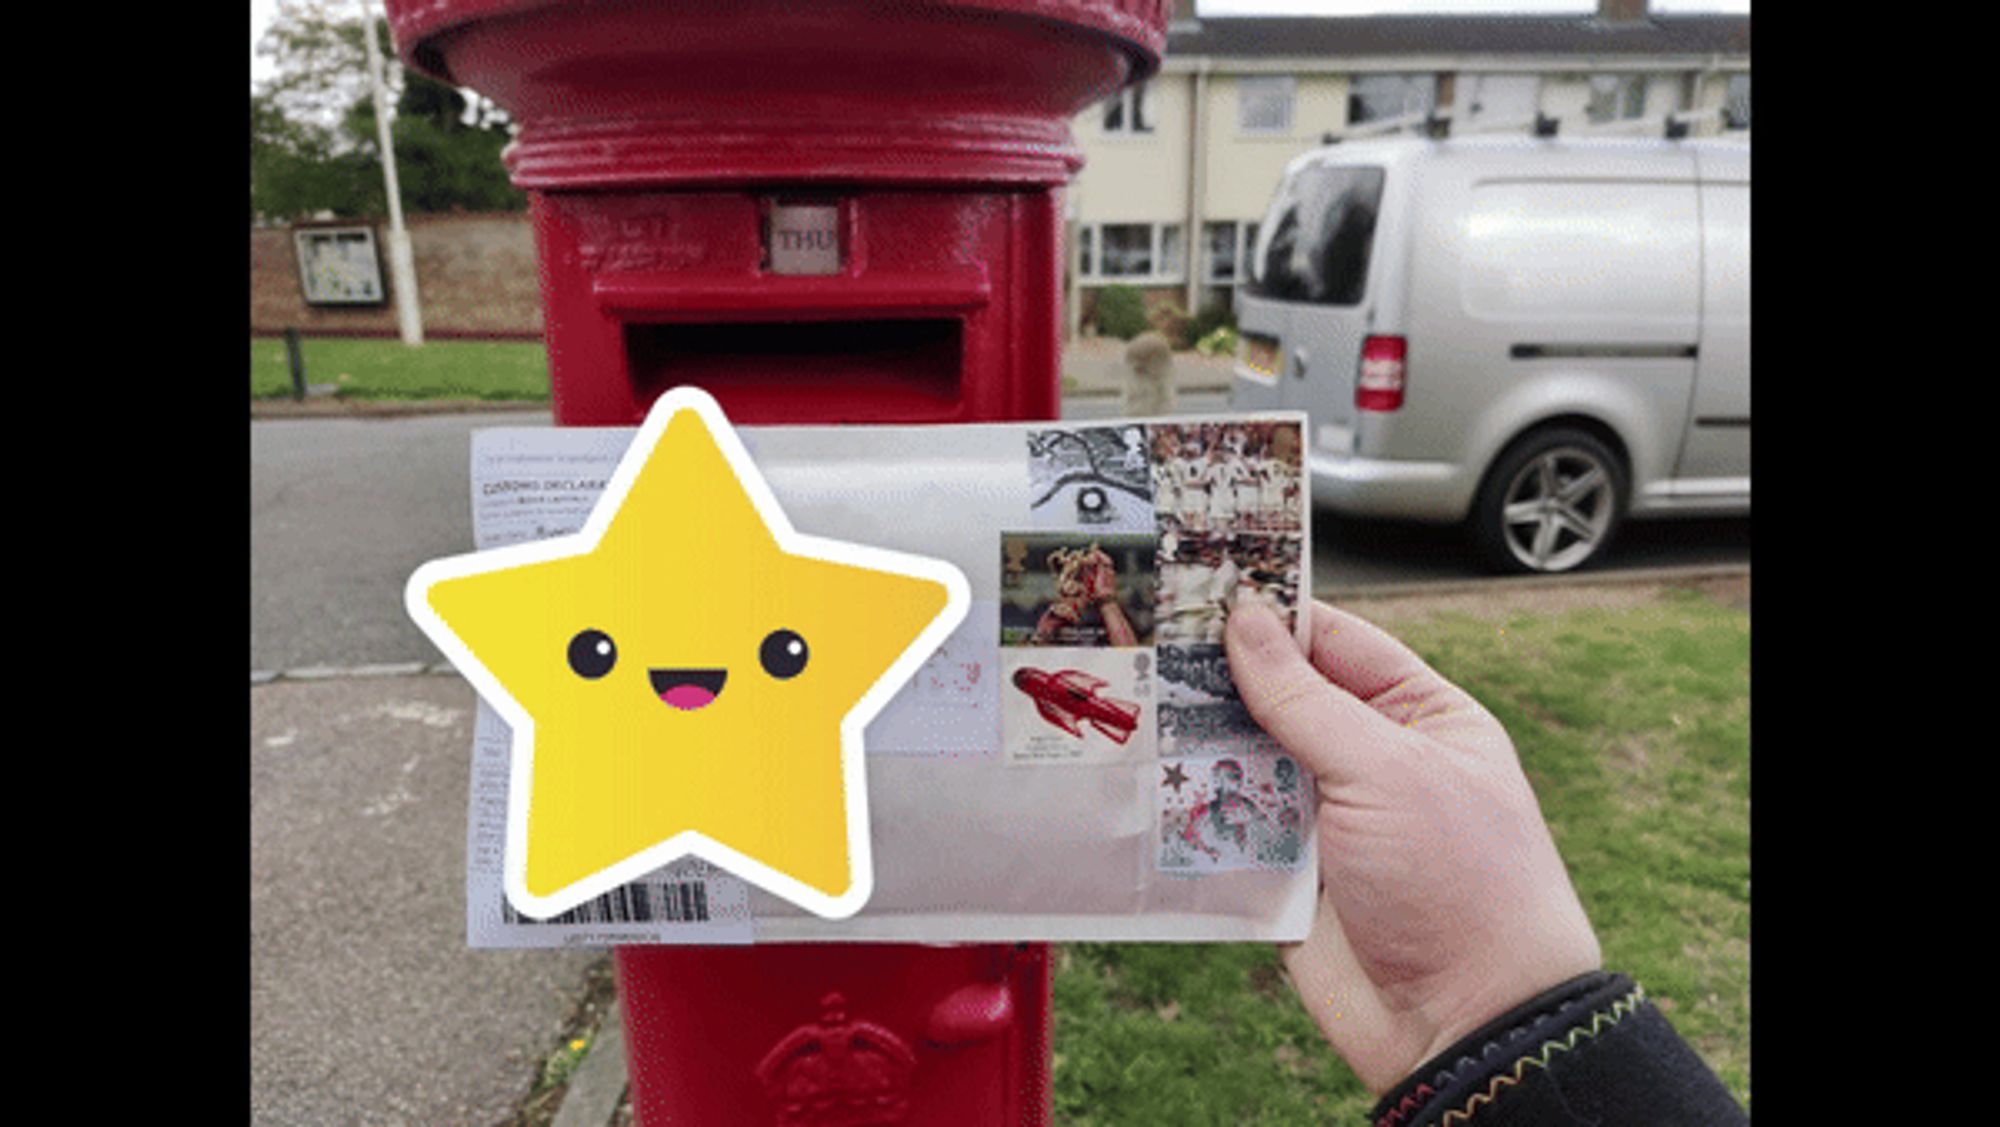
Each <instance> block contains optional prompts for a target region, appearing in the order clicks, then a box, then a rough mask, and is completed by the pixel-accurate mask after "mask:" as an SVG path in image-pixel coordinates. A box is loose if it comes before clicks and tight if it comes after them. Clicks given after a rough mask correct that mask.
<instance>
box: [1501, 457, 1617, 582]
mask: <svg viewBox="0 0 2000 1127" xmlns="http://www.w3.org/2000/svg"><path fill="white" fill-rule="evenodd" d="M1504 497H1505V500H1504V501H1503V502H1502V506H1501V510H1500V515H1501V522H1502V526H1503V527H1502V534H1503V536H1504V537H1505V540H1506V544H1507V550H1508V551H1509V552H1511V553H1512V554H1513V556H1514V558H1515V559H1516V560H1518V561H1519V562H1520V564H1521V565H1522V566H1523V567H1526V568H1528V569H1530V570H1533V571H1567V570H1569V569H1570V568H1573V567H1576V566H1577V565H1578V564H1581V563H1582V562H1583V561H1584V560H1586V559H1588V558H1590V557H1591V556H1592V555H1594V554H1595V553H1596V552H1597V550H1598V548H1599V547H1600V546H1601V545H1602V544H1603V543H1604V541H1605V540H1606V538H1607V534H1608V533H1609V532H1610V531H1611V524H1612V519H1613V517H1614V516H1615V515H1616V513H1617V507H1618V495H1617V487H1616V481H1615V479H1614V477H1613V471H1612V469H1611V467H1609V466H1608V465H1606V464H1605V463H1604V462H1603V461H1602V460H1601V459H1600V458H1599V457H1598V455H1597V454H1595V453H1594V452H1592V451H1590V450H1587V449H1584V448H1583V447H1581V446H1567V445H1566V446H1557V447H1553V448H1551V449H1548V450H1544V451H1541V452H1540V453H1538V454H1537V455H1536V456H1535V457H1534V458H1533V459H1532V460H1530V461H1529V462H1528V463H1527V464H1526V465H1524V466H1522V467H1521V468H1520V470H1519V471H1518V472H1517V473H1515V475H1514V477H1513V479H1512V480H1511V481H1510V482H1509V483H1508V485H1507V491H1506V493H1505V494H1504Z"/></svg>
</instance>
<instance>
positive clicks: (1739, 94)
mask: <svg viewBox="0 0 2000 1127" xmlns="http://www.w3.org/2000/svg"><path fill="white" fill-rule="evenodd" d="M1722 127H1723V128H1724V129H1748V128H1750V76H1749V75H1747V74H1732V75H1730V76H1729V92H1728V93H1727V94H1725V95H1723V101H1722Z"/></svg>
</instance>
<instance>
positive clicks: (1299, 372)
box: [1292, 348, 1312, 379]
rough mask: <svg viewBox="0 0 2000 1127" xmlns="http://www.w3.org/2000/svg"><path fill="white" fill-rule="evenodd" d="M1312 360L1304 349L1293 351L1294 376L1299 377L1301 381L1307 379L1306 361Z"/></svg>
mask: <svg viewBox="0 0 2000 1127" xmlns="http://www.w3.org/2000/svg"><path fill="white" fill-rule="evenodd" d="M1311 358H1312V357H1311V356H1309V355H1308V354H1307V353H1306V350H1305V349H1303V348H1294V349H1292V375H1294V376H1297V377H1298V378H1299V379H1305V378H1306V361H1308V360H1310V359H1311Z"/></svg>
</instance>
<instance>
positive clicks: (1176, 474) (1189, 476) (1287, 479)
mask: <svg viewBox="0 0 2000 1127" xmlns="http://www.w3.org/2000/svg"><path fill="white" fill-rule="evenodd" d="M1149 441H1150V442H1151V444H1152V452H1153V501H1154V510H1155V513H1156V514H1157V516H1158V519H1159V525H1160V529H1161V531H1162V532H1165V531H1168V530H1170V529H1171V530H1174V531H1178V532H1189V533H1202V534H1207V533H1223V534H1226V533H1231V532H1294V533H1295V532H1299V531H1301V530H1302V529H1303V528H1304V516H1303V514H1304V500H1303V498H1304V497H1305V481H1304V470H1303V459H1302V458H1301V455H1300V451H1301V450H1302V449H1303V447H1302V443H1301V435H1300V433H1299V426H1298V424H1297V423H1291V422H1205V423H1195V422H1189V423H1154V424H1151V426H1150V439H1149Z"/></svg>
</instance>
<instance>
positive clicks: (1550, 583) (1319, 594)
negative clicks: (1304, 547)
mask: <svg viewBox="0 0 2000 1127" xmlns="http://www.w3.org/2000/svg"><path fill="white" fill-rule="evenodd" d="M1749 575H1750V565H1749V564H1747V563H1740V564H1693V565H1689V566H1686V567H1655V568H1640V569H1635V570H1632V571H1607V572H1585V573H1583V574H1580V575H1507V576H1493V577H1491V578H1486V579H1441V580H1437V581H1434V582H1419V583H1380V584H1363V585H1361V586H1357V587H1334V586H1324V587H1316V588H1314V589H1313V598H1315V599H1329V600H1331V599H1336V598H1344V599H1402V598H1409V597H1412V596H1421V595H1462V594H1466V593H1468V592H1475V591H1534V590H1546V589H1548V588H1552V587H1646V586H1674V585H1677V584H1684V583H1706V582H1710V581H1713V580H1717V579H1745V578H1748V577H1749Z"/></svg>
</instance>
